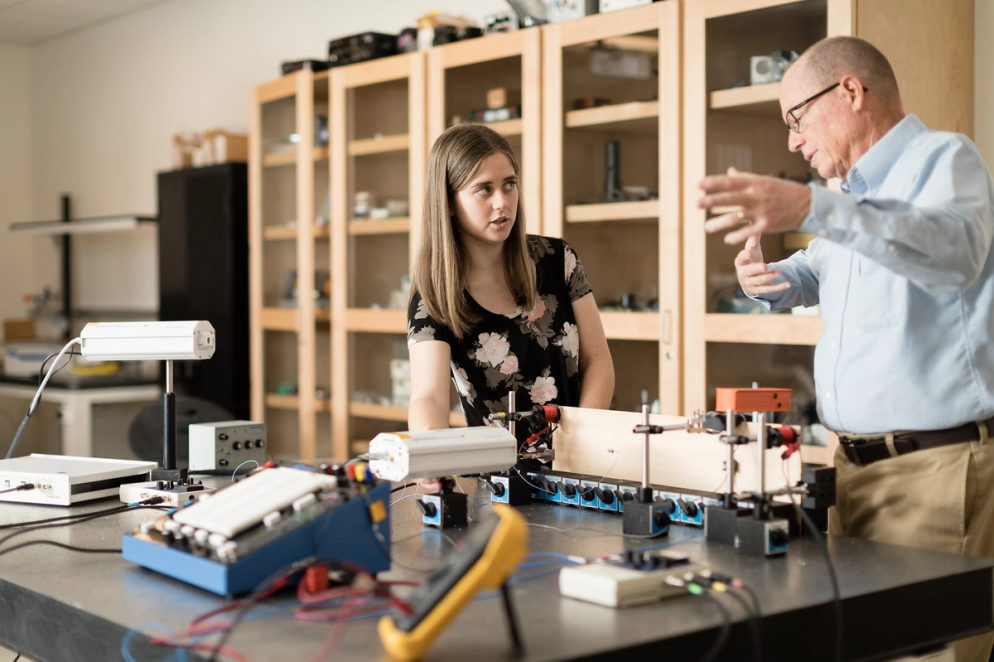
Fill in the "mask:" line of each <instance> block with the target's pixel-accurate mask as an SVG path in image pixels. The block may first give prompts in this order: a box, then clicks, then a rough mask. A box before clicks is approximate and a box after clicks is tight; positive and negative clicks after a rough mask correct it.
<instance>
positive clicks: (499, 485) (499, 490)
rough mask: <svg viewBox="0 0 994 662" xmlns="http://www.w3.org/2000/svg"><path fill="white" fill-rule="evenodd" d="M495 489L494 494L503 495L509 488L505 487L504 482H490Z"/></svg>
mask: <svg viewBox="0 0 994 662" xmlns="http://www.w3.org/2000/svg"><path fill="white" fill-rule="evenodd" d="M488 485H490V487H491V488H492V489H493V491H494V496H496V497H502V496H504V493H505V492H507V488H506V487H504V483H488Z"/></svg>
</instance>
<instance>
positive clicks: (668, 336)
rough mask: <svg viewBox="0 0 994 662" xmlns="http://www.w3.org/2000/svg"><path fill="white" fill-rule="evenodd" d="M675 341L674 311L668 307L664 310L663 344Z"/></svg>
mask: <svg viewBox="0 0 994 662" xmlns="http://www.w3.org/2000/svg"><path fill="white" fill-rule="evenodd" d="M671 342H673V313H672V311H670V310H669V309H668V308H667V309H666V310H664V311H663V344H664V345H669V344H670V343H671Z"/></svg>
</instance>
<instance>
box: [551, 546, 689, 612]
mask: <svg viewBox="0 0 994 662" xmlns="http://www.w3.org/2000/svg"><path fill="white" fill-rule="evenodd" d="M701 570H704V567H703V566H701V565H698V564H696V563H691V562H690V560H689V559H688V558H687V557H686V556H682V555H678V554H666V553H660V554H649V553H644V552H643V553H640V554H632V553H630V552H629V553H628V555H627V557H626V558H625V559H623V560H621V561H620V562H614V563H587V564H585V565H578V566H570V567H566V568H563V569H562V570H560V571H559V592H560V594H562V595H563V596H565V597H567V598H573V599H575V600H583V601H585V602H592V603H594V604H598V605H602V606H604V607H614V608H621V607H634V606H637V605H644V604H649V603H650V602H657V601H659V600H663V599H665V598H672V597H677V596H680V595H686V594H687V591H686V589H684V588H681V587H678V586H673V585H670V584H667V583H666V580H667V579H668V578H669V577H683V576H684V575H686V574H688V573H690V574H691V575H693V574H696V573H699V572H700V571H701Z"/></svg>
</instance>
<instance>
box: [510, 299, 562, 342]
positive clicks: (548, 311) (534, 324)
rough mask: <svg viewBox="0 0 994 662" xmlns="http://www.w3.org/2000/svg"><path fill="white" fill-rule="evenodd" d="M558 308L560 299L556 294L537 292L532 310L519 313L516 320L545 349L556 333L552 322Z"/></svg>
mask: <svg viewBox="0 0 994 662" xmlns="http://www.w3.org/2000/svg"><path fill="white" fill-rule="evenodd" d="M558 309H559V301H558V300H557V299H556V297H555V295H553V294H539V293H538V292H536V293H535V305H534V306H532V309H531V310H530V311H528V312H522V313H519V315H518V317H517V319H516V320H515V321H516V322H517V323H518V326H519V327H521V330H522V331H523V332H525V333H527V334H528V335H530V336H531V337H532V338H534V339H535V342H537V343H538V344H539V347H541V348H542V349H545V348H546V347H548V346H549V339H551V338H552V337H553V336H554V335H555V334H556V333H555V331H554V330H553V329H552V322H553V318H554V317H555V314H556V311H557V310H558Z"/></svg>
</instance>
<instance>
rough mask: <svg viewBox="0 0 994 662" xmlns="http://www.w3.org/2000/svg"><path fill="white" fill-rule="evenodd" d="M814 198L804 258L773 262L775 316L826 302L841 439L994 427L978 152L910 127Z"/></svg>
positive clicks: (818, 374) (992, 256) (991, 268)
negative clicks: (978, 424)
mask: <svg viewBox="0 0 994 662" xmlns="http://www.w3.org/2000/svg"><path fill="white" fill-rule="evenodd" d="M842 189H843V193H838V192H835V191H829V190H827V189H825V188H823V187H820V186H812V187H811V213H810V215H809V216H808V217H807V218H806V219H805V220H804V222H803V224H802V225H801V227H800V231H801V232H807V233H810V234H815V235H818V237H817V238H816V239H814V240H812V241H811V243H810V244H809V246H808V249H807V250H804V251H798V252H797V253H795V254H794V255H792V256H790V257H789V258H787V259H786V260H783V261H781V262H778V263H775V264H771V265H770V268H777V269H780V270H781V272H782V274H783V277H784V278H785V279H786V280H789V281H790V283H791V287H790V289H788V290H786V291H785V292H778V293H774V294H770V295H763V296H762V297H758V298H760V300H763V301H765V302H768V305H769V306H770V307H771V309H773V310H782V309H785V308H791V307H794V306H813V305H814V304H817V303H820V304H821V316H822V320H823V321H824V324H825V330H824V332H823V333H822V335H821V338H820V339H819V341H818V346H817V348H816V349H815V364H814V376H815V386H816V388H817V390H818V393H817V397H818V413H819V415H820V416H821V420H822V423H824V424H825V425H826V426H827V427H828V428H830V429H832V430H836V431H838V432H849V433H852V434H873V433H878V432H890V431H897V430H939V429H944V428H950V427H954V426H957V425H961V424H963V423H966V422H969V421H976V420H982V419H986V418H990V417H991V416H992V415H994V342H992V338H994V252H992V251H991V242H992V239H994V216H992V209H994V181H992V180H991V174H990V171H989V170H988V169H987V166H986V165H985V164H984V160H983V158H982V157H981V156H980V153H979V152H978V151H977V148H976V147H975V146H974V144H973V143H972V142H971V141H970V140H969V139H968V138H966V137H965V136H962V135H960V134H956V133H946V132H941V131H932V130H930V129H928V128H926V127H925V125H924V124H922V122H921V121H920V120H919V119H918V118H917V117H916V116H914V115H908V116H907V117H905V118H904V119H903V120H901V122H899V123H898V124H897V125H896V126H895V127H894V128H893V129H891V130H890V131H889V132H888V133H887V134H886V135H885V136H884V137H883V138H881V139H880V140H879V141H878V142H877V143H876V144H875V145H873V147H871V148H870V149H869V150H868V151H867V152H866V154H864V155H863V157H862V158H861V159H859V161H858V162H857V163H856V164H855V165H854V166H853V167H852V169H851V170H850V171H849V174H848V175H847V177H846V181H844V182H843V186H842Z"/></svg>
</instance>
